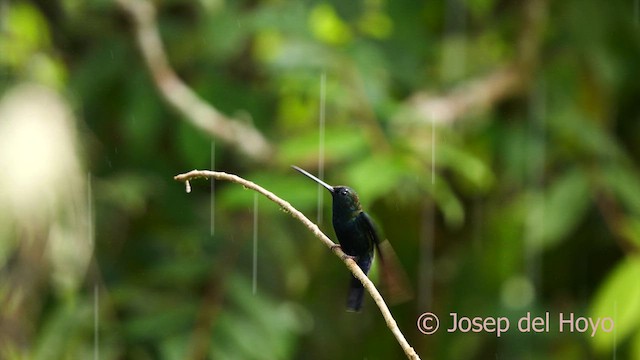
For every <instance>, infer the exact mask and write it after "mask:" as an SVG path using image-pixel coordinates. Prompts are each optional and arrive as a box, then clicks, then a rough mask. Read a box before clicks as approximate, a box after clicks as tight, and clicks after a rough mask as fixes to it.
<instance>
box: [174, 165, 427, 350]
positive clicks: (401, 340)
mask: <svg viewBox="0 0 640 360" xmlns="http://www.w3.org/2000/svg"><path fill="white" fill-rule="evenodd" d="M196 178H214V179H216V180H226V181H231V182H234V183H237V184H240V185H242V186H244V187H245V188H247V189H251V190H254V191H256V192H258V193H260V194H262V195H264V196H265V197H266V198H267V199H269V200H271V201H273V202H275V203H276V204H278V205H279V206H280V207H281V208H282V209H283V210H284V211H285V212H287V213H289V214H291V216H293V217H294V218H295V219H297V220H298V221H300V222H301V223H302V224H303V225H304V226H306V227H307V229H309V231H311V232H312V233H313V235H315V236H316V237H317V238H318V239H320V241H322V242H323V243H324V244H325V245H326V246H327V247H328V248H329V249H331V250H332V251H333V253H334V254H336V256H338V257H339V258H340V259H342V261H343V262H344V263H345V265H346V266H347V268H348V269H349V270H350V271H351V273H352V274H353V276H355V277H356V278H357V279H358V280H360V281H361V282H362V284H363V285H364V288H365V289H366V290H367V291H368V292H369V294H371V297H372V298H373V301H374V302H375V303H376V305H378V308H379V309H380V312H381V313H382V317H383V318H384V320H385V322H386V323H387V327H388V328H389V330H391V333H393V336H395V338H396V340H397V341H398V344H400V347H402V350H403V351H404V353H405V354H406V355H407V358H408V359H412V360H415V359H420V357H419V356H418V354H417V353H416V352H415V350H414V349H413V348H412V347H411V345H409V343H408V342H407V340H406V339H405V337H404V335H403V334H402V332H401V331H400V328H398V324H397V323H396V321H395V319H394V318H393V315H391V311H389V308H388V307H387V304H386V303H385V301H384V299H383V298H382V296H381V295H380V293H379V292H378V289H376V287H375V285H374V284H373V283H372V282H371V280H369V278H368V277H367V275H365V274H364V273H363V272H362V270H361V269H360V267H358V265H357V264H356V262H355V261H353V260H352V259H351V258H350V257H349V256H347V254H345V253H344V252H343V251H342V249H341V248H340V247H337V246H336V244H335V243H334V242H333V241H331V239H329V237H327V235H325V234H324V233H323V232H322V231H321V230H320V228H319V227H318V226H317V225H316V224H314V223H313V222H312V221H311V220H309V219H307V217H306V216H304V214H302V213H301V212H300V211H298V210H297V209H296V208H294V207H293V206H291V204H289V203H288V202H287V201H285V200H282V199H281V198H279V197H278V196H276V195H275V194H273V193H272V192H270V191H268V190H266V189H265V188H263V187H261V186H259V185H257V184H255V183H253V182H251V181H248V180H245V179H243V178H241V177H239V176H237V175H233V174H227V173H224V172H218V171H208V170H192V171H189V172H188V173H184V174H180V175H176V176H174V179H175V180H177V181H182V182H185V184H188V183H189V181H190V180H193V179H196ZM187 186H188V185H187Z"/></svg>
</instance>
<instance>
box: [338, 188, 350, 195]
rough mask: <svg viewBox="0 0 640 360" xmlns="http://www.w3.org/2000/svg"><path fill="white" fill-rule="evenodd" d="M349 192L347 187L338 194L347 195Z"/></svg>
mask: <svg viewBox="0 0 640 360" xmlns="http://www.w3.org/2000/svg"><path fill="white" fill-rule="evenodd" d="M348 194H349V190H347V189H342V191H341V192H340V195H348Z"/></svg>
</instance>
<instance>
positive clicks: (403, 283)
mask: <svg viewBox="0 0 640 360" xmlns="http://www.w3.org/2000/svg"><path fill="white" fill-rule="evenodd" d="M358 218H359V220H361V221H362V222H363V223H364V224H365V228H366V231H367V232H368V233H369V238H370V239H372V240H373V243H374V244H375V247H376V250H377V252H378V258H379V259H380V270H381V272H380V275H381V276H380V278H381V279H382V285H383V288H384V289H385V292H386V293H387V295H388V297H389V299H390V301H391V302H392V303H395V304H397V303H401V302H405V301H408V300H410V299H411V298H412V297H413V294H412V292H411V287H410V286H409V281H408V280H407V274H406V273H405V272H404V270H403V269H402V266H401V265H400V261H399V260H398V256H397V255H396V253H395V251H393V247H391V243H389V240H387V239H384V240H382V239H381V238H380V235H379V234H380V232H379V231H378V227H377V226H376V224H375V222H373V220H372V219H371V217H370V216H369V215H368V214H367V213H366V212H364V211H363V212H361V213H360V214H359V215H358Z"/></svg>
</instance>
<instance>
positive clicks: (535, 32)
mask: <svg viewBox="0 0 640 360" xmlns="http://www.w3.org/2000/svg"><path fill="white" fill-rule="evenodd" d="M545 20H546V0H529V1H527V2H526V3H525V4H524V11H523V21H522V30H521V32H520V35H519V38H518V46H517V54H516V56H515V59H513V60H512V61H511V62H510V63H509V64H508V65H502V66H501V67H498V68H497V69H496V70H494V71H493V72H491V73H489V74H487V75H485V76H482V77H479V78H477V79H473V80H470V81H468V82H466V83H463V84H461V85H459V86H458V87H456V88H454V89H453V90H452V91H451V92H449V93H446V94H442V95H434V94H431V93H429V92H426V91H421V92H418V93H416V94H415V95H413V96H411V97H410V98H409V100H408V102H407V104H408V105H409V108H411V110H412V113H413V114H414V115H415V116H416V117H417V119H419V120H420V121H421V122H423V121H426V122H435V123H452V122H454V121H456V120H458V119H460V118H462V117H464V116H466V115H469V114H471V113H474V112H481V111H486V110H488V109H490V108H491V107H493V106H495V105H496V104H497V103H499V102H501V101H503V100H505V99H507V98H510V97H512V96H516V95H519V94H521V93H522V92H523V91H525V90H526V88H527V86H526V85H527V84H528V82H529V81H530V80H531V79H532V78H533V76H532V72H533V71H534V69H535V67H536V64H537V62H538V57H539V50H540V43H541V39H542V32H543V28H544V25H545Z"/></svg>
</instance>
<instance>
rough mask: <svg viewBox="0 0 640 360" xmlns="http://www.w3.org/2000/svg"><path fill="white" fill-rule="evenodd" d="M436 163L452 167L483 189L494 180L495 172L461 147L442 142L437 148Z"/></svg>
mask: <svg viewBox="0 0 640 360" xmlns="http://www.w3.org/2000/svg"><path fill="white" fill-rule="evenodd" d="M436 164H437V165H438V166H441V167H442V166H443V165H444V166H446V167H447V168H450V169H451V170H453V171H455V172H456V173H457V174H458V175H460V176H461V177H462V178H463V179H465V180H466V181H468V182H469V183H471V184H472V185H473V186H475V187H477V188H479V189H481V190H483V189H487V188H488V187H489V186H491V184H492V183H493V180H494V178H493V174H492V173H491V171H490V170H489V168H488V167H487V166H486V165H485V163H484V162H483V161H482V160H481V159H479V158H478V157H476V156H474V155H473V154H470V153H468V152H466V151H464V150H463V149H462V148H461V147H457V146H452V145H450V144H446V143H443V144H440V145H439V146H438V147H437V149H436Z"/></svg>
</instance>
